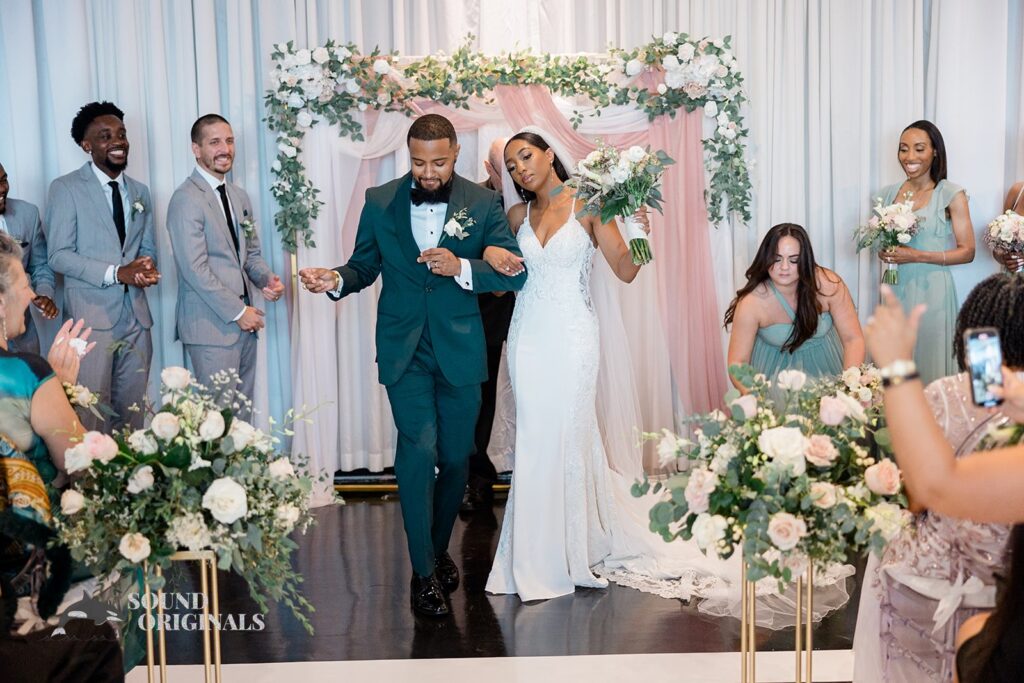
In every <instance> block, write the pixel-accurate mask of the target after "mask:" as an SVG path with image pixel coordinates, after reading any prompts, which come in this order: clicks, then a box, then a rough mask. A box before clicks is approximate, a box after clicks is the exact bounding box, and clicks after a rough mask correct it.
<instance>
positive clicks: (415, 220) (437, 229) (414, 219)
mask: <svg viewBox="0 0 1024 683" xmlns="http://www.w3.org/2000/svg"><path fill="white" fill-rule="evenodd" d="M447 212H448V205H447V204H430V203H428V202H423V203H422V204H420V205H419V206H416V205H415V204H413V205H412V210H411V212H410V214H409V220H410V222H411V223H412V237H413V239H414V240H416V246H417V247H419V248H420V251H421V252H423V251H426V250H427V249H433V248H434V247H436V246H438V243H439V242H440V241H441V236H442V235H444V216H445V214H446V213H447ZM459 262H460V263H461V264H462V270H461V271H460V272H459V274H458V275H453V276H452V277H454V278H455V281H456V282H458V283H459V286H460V287H462V288H463V289H465V290H467V291H470V292H472V291H473V268H472V266H470V265H469V261H468V260H466V259H464V258H460V259H459ZM423 265H425V266H427V268H429V267H430V264H429V263H425V264H423Z"/></svg>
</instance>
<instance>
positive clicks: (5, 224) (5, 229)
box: [0, 213, 11, 235]
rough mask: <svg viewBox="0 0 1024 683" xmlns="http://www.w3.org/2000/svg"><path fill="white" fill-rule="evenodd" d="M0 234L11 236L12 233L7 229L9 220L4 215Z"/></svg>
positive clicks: (1, 218) (0, 222) (1, 220)
mask: <svg viewBox="0 0 1024 683" xmlns="http://www.w3.org/2000/svg"><path fill="white" fill-rule="evenodd" d="M0 232H2V233H3V234H5V235H9V234H10V232H11V231H10V230H8V229H7V219H6V218H4V215H3V214H2V213H0Z"/></svg>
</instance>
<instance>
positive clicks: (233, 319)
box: [231, 306, 249, 323]
mask: <svg viewBox="0 0 1024 683" xmlns="http://www.w3.org/2000/svg"><path fill="white" fill-rule="evenodd" d="M247 308H249V307H248V306H242V310H241V311H239V312H238V315H236V316H235V317H234V318H232V319H231V322H233V323H237V322H238V319H239V318H241V317H242V316H243V315H245V309H247Z"/></svg>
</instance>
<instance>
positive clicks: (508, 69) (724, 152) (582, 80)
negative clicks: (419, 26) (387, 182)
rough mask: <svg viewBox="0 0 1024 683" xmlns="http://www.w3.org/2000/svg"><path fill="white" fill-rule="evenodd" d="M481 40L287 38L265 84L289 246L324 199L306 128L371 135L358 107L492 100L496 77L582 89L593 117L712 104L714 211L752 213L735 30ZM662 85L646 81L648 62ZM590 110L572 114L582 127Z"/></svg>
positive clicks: (709, 149) (709, 151)
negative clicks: (637, 37)
mask: <svg viewBox="0 0 1024 683" xmlns="http://www.w3.org/2000/svg"><path fill="white" fill-rule="evenodd" d="M473 41H474V38H473V36H467V38H466V41H465V42H464V43H463V44H462V45H461V46H460V47H459V48H458V49H456V50H455V51H454V52H453V53H451V54H447V53H445V52H439V53H437V54H435V55H431V56H428V57H425V58H422V59H417V60H409V59H408V58H405V59H403V58H401V57H400V56H399V55H398V53H397V52H392V53H383V52H381V50H380V49H379V48H375V49H373V50H372V51H371V52H369V53H368V54H367V53H363V52H361V51H360V49H359V48H358V47H357V46H356V45H355V44H354V43H346V44H342V43H338V42H335V41H333V40H329V41H327V42H326V43H325V44H324V45H321V46H317V47H313V48H299V47H296V46H295V44H294V43H293V42H292V41H288V42H287V43H278V44H277V45H275V46H274V49H273V51H272V53H271V55H270V57H271V60H272V61H273V69H272V70H271V71H270V74H269V82H270V87H269V89H268V90H267V93H266V98H265V99H266V104H267V109H268V117H267V121H268V124H269V126H270V128H271V130H273V131H275V132H276V133H277V150H278V153H277V158H276V159H275V160H274V162H273V163H272V165H271V168H272V170H273V172H274V175H275V176H276V178H277V179H276V181H275V182H274V183H273V185H272V186H271V192H272V193H273V195H274V197H275V198H276V199H277V201H278V203H279V204H280V206H281V210H280V211H279V212H278V213H277V215H276V216H275V220H276V223H277V227H278V230H279V231H280V233H281V236H282V242H283V244H284V246H285V248H286V249H288V250H289V251H295V249H296V248H297V245H298V244H299V242H300V241H301V242H302V243H303V244H304V245H305V246H314V245H313V244H312V232H311V229H310V227H309V225H310V223H311V219H313V218H316V217H317V215H318V213H319V210H320V207H321V206H322V205H323V202H321V201H320V200H319V199H318V198H317V195H318V193H319V190H318V189H317V188H316V187H314V185H313V184H312V182H311V181H310V180H309V178H308V177H307V175H306V170H305V167H304V166H303V164H302V161H301V158H300V156H299V152H300V151H301V145H302V140H303V137H304V136H305V134H306V132H307V131H308V130H309V129H310V128H312V127H313V126H315V125H317V124H318V123H320V122H321V121H327V122H328V123H331V124H335V125H337V126H338V127H339V128H340V133H341V134H342V135H347V136H349V137H351V138H352V139H353V140H362V139H363V133H362V127H363V124H362V121H361V118H360V117H359V113H360V112H365V111H367V110H369V109H375V110H386V111H398V112H402V113H404V114H406V115H409V116H411V115H413V114H414V113H415V107H414V104H413V103H414V102H415V101H416V100H418V99H428V100H434V101H437V102H440V103H442V104H445V105H448V106H451V107H455V108H465V107H468V106H469V102H470V100H471V99H477V100H482V101H485V102H492V101H493V100H494V89H495V88H496V87H497V86H499V85H533V84H539V85H544V86H546V87H547V88H548V89H549V90H550V91H551V92H552V93H553V94H556V95H560V96H563V97H566V98H569V99H572V100H577V99H580V98H582V99H584V100H587V101H588V104H589V105H590V106H592V107H594V109H595V110H596V111H595V115H597V114H599V113H600V111H601V110H602V109H604V108H606V107H609V106H612V105H618V106H622V105H630V106H636V107H638V108H640V109H641V110H642V111H644V112H645V113H646V114H647V115H648V116H649V117H650V118H652V119H653V118H655V117H657V116H661V115H669V116H675V115H676V113H677V112H679V110H685V111H692V110H693V109H695V108H698V107H703V111H704V114H705V115H706V116H707V117H709V118H711V119H713V120H714V121H715V123H716V125H715V126H714V129H713V132H712V133H711V134H710V135H709V136H708V137H707V138H705V139H704V141H703V142H704V151H705V155H704V156H705V160H706V162H705V163H706V164H707V170H708V172H709V176H710V180H709V183H708V189H707V191H706V192H705V198H706V200H707V203H708V215H709V217H710V219H711V220H712V222H715V223H718V222H720V221H722V220H724V219H725V218H726V217H727V213H733V214H737V215H739V216H741V217H742V219H743V220H744V221H749V220H750V218H751V213H750V203H751V183H750V175H749V169H748V164H747V163H746V161H745V160H744V153H745V142H744V141H745V139H746V137H747V134H748V131H747V129H746V128H745V127H744V126H743V116H742V113H741V109H742V107H743V104H744V103H745V102H746V96H745V95H744V93H743V75H742V73H741V72H740V70H739V65H738V63H737V61H736V57H735V56H734V55H733V54H732V51H731V47H730V38H729V37H725V38H722V39H711V38H691V37H690V36H688V35H687V34H685V33H677V32H668V33H665V34H664V35H662V36H660V37H655V38H653V39H652V40H651V41H650V42H649V43H647V44H646V45H642V46H640V47H638V48H636V49H634V50H629V51H627V50H621V49H612V50H609V52H608V53H607V54H606V55H587V56H581V55H552V54H535V53H533V52H532V51H530V50H517V51H512V52H503V53H501V54H499V55H485V54H483V53H480V52H476V51H474V50H472V49H471V46H472V44H473ZM648 71H649V72H651V73H653V74H654V76H655V78H656V80H657V81H658V83H657V85H656V86H654V87H648V85H647V84H646V83H642V82H640V80H641V79H640V77H641V76H642V75H643V74H644V72H648ZM582 121H583V114H581V113H580V112H579V111H576V112H574V114H573V115H572V117H571V122H572V124H573V126H579V124H580V123H581V122H582Z"/></svg>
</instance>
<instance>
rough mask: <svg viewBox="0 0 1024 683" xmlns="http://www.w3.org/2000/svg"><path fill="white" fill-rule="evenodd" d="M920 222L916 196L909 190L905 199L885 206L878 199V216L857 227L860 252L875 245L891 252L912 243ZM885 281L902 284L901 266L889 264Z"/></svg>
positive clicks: (883, 274) (875, 214) (875, 247)
mask: <svg viewBox="0 0 1024 683" xmlns="http://www.w3.org/2000/svg"><path fill="white" fill-rule="evenodd" d="M919 226H920V221H919V219H918V216H917V214H916V213H914V203H913V195H912V194H911V193H910V192H907V193H905V194H904V195H903V201H902V202H895V203H893V204H888V205H885V206H883V205H882V198H881V197H878V198H877V199H875V207H874V215H873V216H872V217H871V218H870V219H868V224H867V225H865V226H861V227H860V228H858V229H857V233H856V239H857V251H860V250H861V249H866V248H871V249H874V250H875V251H887V250H889V249H894V248H896V247H899V246H902V245H904V244H907V243H908V242H910V240H911V239H913V238H914V235H916V234H917V231H918V228H919ZM885 265H886V267H885V270H884V271H883V272H882V282H883V283H885V284H887V285H896V284H899V281H900V276H899V265H898V264H896V263H887V264H885Z"/></svg>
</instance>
